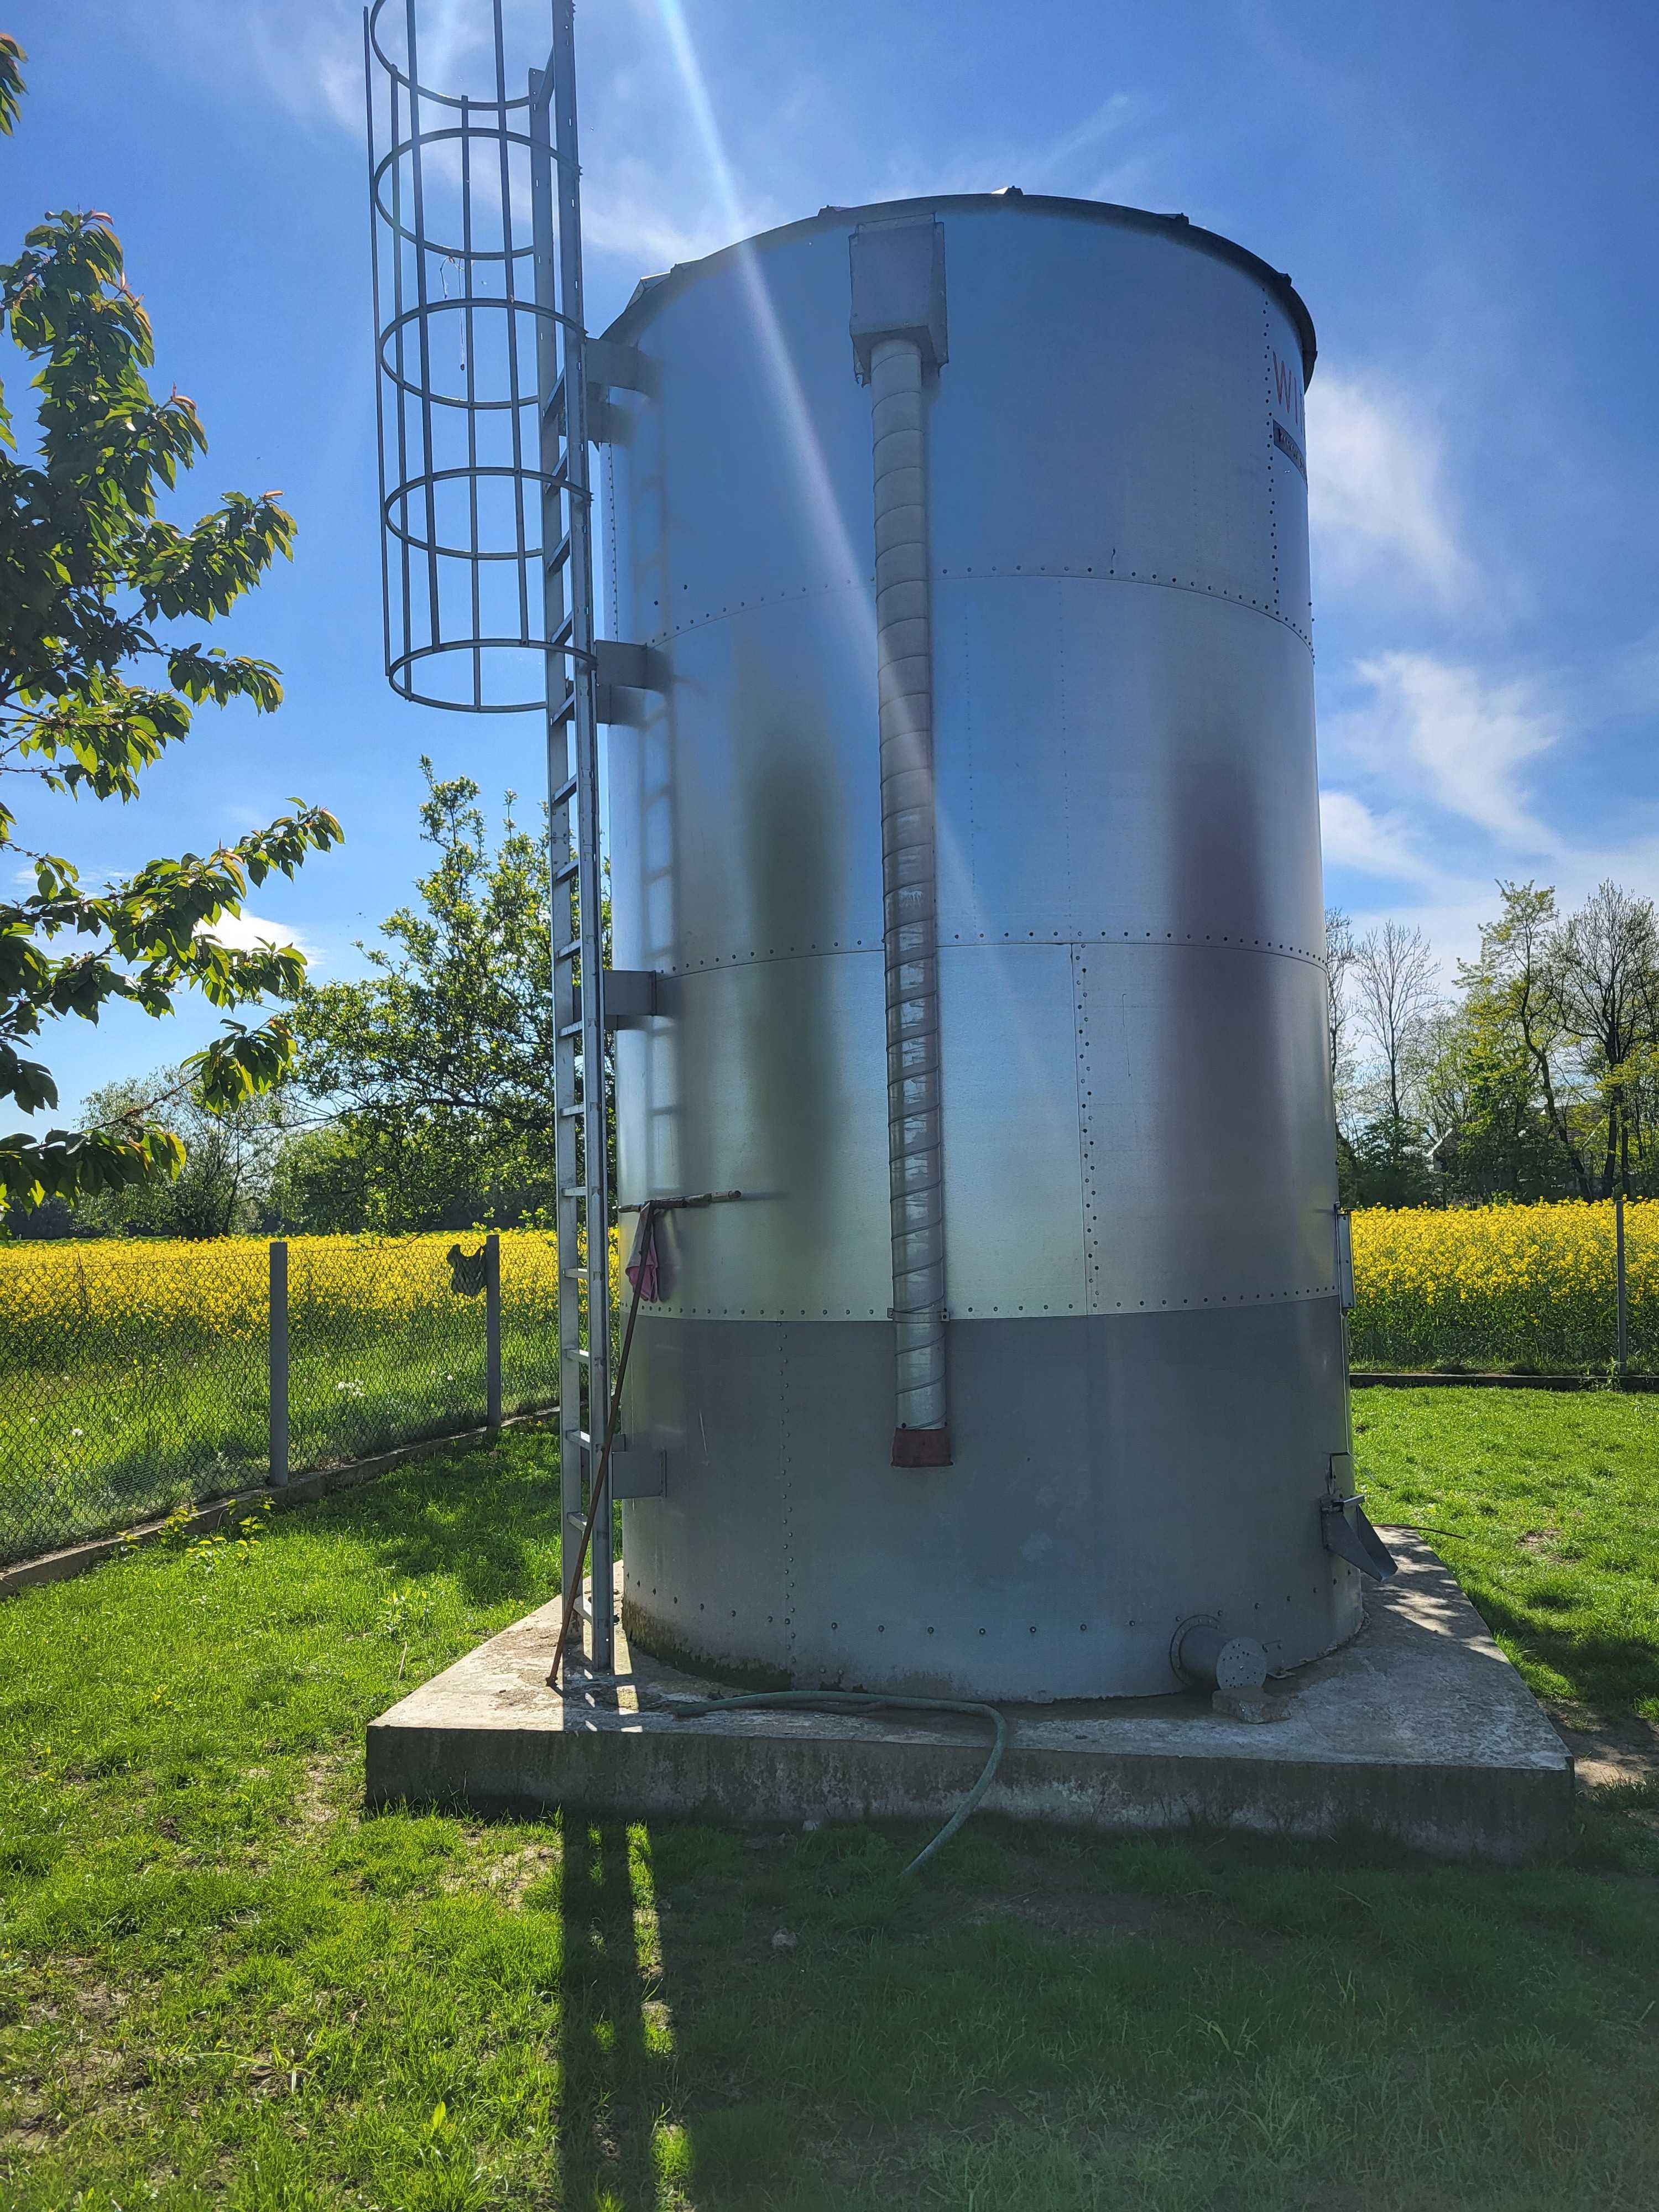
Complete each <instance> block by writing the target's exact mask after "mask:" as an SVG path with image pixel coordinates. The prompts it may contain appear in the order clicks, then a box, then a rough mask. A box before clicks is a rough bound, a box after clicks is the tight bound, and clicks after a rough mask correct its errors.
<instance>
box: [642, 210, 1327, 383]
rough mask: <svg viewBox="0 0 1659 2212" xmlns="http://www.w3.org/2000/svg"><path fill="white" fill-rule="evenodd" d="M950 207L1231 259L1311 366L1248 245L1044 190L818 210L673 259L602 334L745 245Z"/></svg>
mask: <svg viewBox="0 0 1659 2212" xmlns="http://www.w3.org/2000/svg"><path fill="white" fill-rule="evenodd" d="M951 210H961V211H963V212H964V213H965V212H967V211H969V210H1001V211H1003V212H1004V213H1007V214H1016V215H1019V214H1026V215H1068V216H1080V217H1082V218H1083V219H1084V220H1085V222H1103V223H1109V224H1111V225H1112V226H1113V227H1114V228H1117V229H1120V230H1142V231H1151V232H1152V233H1154V234H1158V235H1159V236H1162V237H1165V238H1169V239H1171V240H1174V241H1175V242H1176V244H1178V245H1181V246H1189V247H1191V248H1192V249H1193V251H1194V252H1198V253H1206V254H1208V255H1209V256H1210V257H1211V258H1212V259H1213V260H1217V261H1226V262H1231V264H1232V265H1233V267H1234V268H1236V269H1241V270H1243V271H1244V273H1245V274H1246V275H1247V276H1250V277H1252V278H1254V279H1255V282H1256V283H1259V284H1260V285H1261V286H1262V288H1263V289H1264V290H1266V291H1268V292H1270V293H1272V295H1273V297H1274V298H1275V299H1276V300H1277V301H1279V305H1280V307H1283V308H1284V310H1285V313H1286V314H1287V315H1288V316H1289V317H1290V319H1291V323H1292V324H1293V325H1294V326H1295V329H1296V333H1297V338H1298V339H1299V341H1300V343H1301V346H1302V374H1303V380H1304V383H1307V382H1310V381H1311V380H1312V377H1313V372H1314V362H1315V361H1316V359H1317V358H1318V352H1319V348H1318V344H1317V342H1316V338H1315V336H1314V326H1313V317H1312V316H1311V315H1310V313H1309V312H1308V309H1307V306H1306V303H1305V302H1304V300H1303V298H1302V295H1301V294H1300V293H1299V292H1298V291H1297V289H1296V287H1295V286H1294V285H1293V284H1292V283H1291V280H1290V278H1289V277H1288V276H1286V275H1285V272H1284V271H1283V270H1279V269H1273V268H1271V267H1270V266H1269V265H1268V264H1267V262H1265V261H1263V260H1262V259H1261V257H1260V256H1259V255H1258V254H1255V253H1252V252H1250V251H1249V247H1248V246H1238V245H1236V244H1235V243H1234V241H1233V240H1231V238H1223V237H1222V235H1221V234H1220V233H1219V232H1218V231H1214V230H1204V229H1201V228H1200V227H1199V225H1198V224H1196V223H1191V222H1188V220H1187V218H1186V216H1184V215H1153V214H1152V213H1151V212H1150V211H1149V210H1146V209H1145V208H1132V207H1120V206H1118V205H1117V204H1115V203H1114V202H1112V201H1109V200H1079V199H1068V198H1065V197H1061V196H1059V195H1056V194H1052V193H1048V192H1021V191H1018V190H1017V189H1012V188H1011V189H1009V190H1008V191H1000V192H946V193H940V194H939V195H938V196H937V197H919V198H915V199H905V200H875V201H872V202H871V203H870V204H867V205H866V206H863V207H826V208H820V209H819V210H818V212H817V214H816V215H813V216H805V217H803V218H802V220H801V221H799V222H787V223H782V224H780V225H779V227H778V228H776V229H775V230H763V231H760V232H757V234H756V235H755V236H754V237H752V238H746V239H740V240H738V241H737V243H736V244H734V245H732V246H721V247H720V248H719V249H718V251H717V252H714V253H708V254H705V255H703V256H702V258H701V259H700V260H697V261H678V262H676V263H675V264H674V266H673V267H672V268H671V269H670V270H667V271H666V273H665V274H664V275H662V276H642V277H641V279H640V281H639V283H637V284H636V285H635V288H634V294H633V297H632V298H631V299H630V300H629V302H628V305H627V306H626V307H624V308H623V311H622V313H621V314H619V315H618V316H617V319H616V320H615V321H614V322H613V323H612V324H611V326H610V328H609V329H608V330H607V331H605V337H607V338H615V339H618V340H623V339H632V338H633V337H635V335H636V334H637V332H638V331H640V329H641V326H642V325H644V324H645V323H647V321H648V320H649V319H650V318H651V316H652V315H653V313H655V311H656V310H657V309H658V308H659V307H661V306H663V305H664V304H665V302H666V301H668V300H670V299H672V298H673V297H675V296H676V295H678V293H680V292H682V291H684V289H685V288H686V286H687V285H689V284H690V283H693V282H695V280H696V278H697V277H699V276H706V275H708V273H709V272H710V271H712V270H716V269H719V268H721V267H723V266H724V265H725V264H726V263H727V262H729V261H730V260H731V259H732V257H733V256H734V255H736V254H738V253H739V252H742V251H743V250H744V248H745V247H746V246H775V245H781V244H782V243H783V242H784V241H785V240H789V239H793V238H802V237H805V236H806V235H807V234H809V233H811V232H812V231H815V230H841V229H845V228H847V227H848V224H850V223H857V222H879V221H884V220H886V219H888V218H890V217H895V216H907V215H925V214H929V213H932V214H944V213H946V212H949V211H951Z"/></svg>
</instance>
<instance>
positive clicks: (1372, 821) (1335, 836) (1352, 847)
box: [1319, 791, 1441, 884]
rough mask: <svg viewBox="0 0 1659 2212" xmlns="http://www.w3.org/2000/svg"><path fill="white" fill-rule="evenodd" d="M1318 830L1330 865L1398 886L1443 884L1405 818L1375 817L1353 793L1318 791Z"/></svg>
mask: <svg viewBox="0 0 1659 2212" xmlns="http://www.w3.org/2000/svg"><path fill="white" fill-rule="evenodd" d="M1319 829H1320V840H1321V842H1322V846H1323V848H1324V854H1325V865H1326V866H1327V867H1339V868H1354V869H1357V870H1358V872H1359V873H1360V874H1362V875H1366V876H1379V877H1385V878H1388V879H1389V880H1390V881H1392V882H1397V883H1408V884H1437V883H1439V882H1440V880H1441V872H1440V871H1439V869H1437V867H1436V866H1434V865H1433V863H1432V862H1431V861H1430V860H1427V859H1426V858H1425V856H1424V854H1422V853H1421V852H1420V851H1419V849H1418V846H1417V843H1416V840H1415V838H1414V837H1413V834H1412V830H1411V828H1410V825H1409V824H1408V823H1407V820H1406V818H1405V817H1404V816H1403V815H1401V814H1399V813H1393V812H1390V813H1388V814H1378V813H1376V812H1374V811H1372V809H1371V808H1370V807H1369V806H1368V805H1366V804H1365V802H1364V799H1359V798H1357V797H1356V796H1355V795H1354V793H1352V792H1351V791H1322V792H1321V793H1320V794H1319Z"/></svg>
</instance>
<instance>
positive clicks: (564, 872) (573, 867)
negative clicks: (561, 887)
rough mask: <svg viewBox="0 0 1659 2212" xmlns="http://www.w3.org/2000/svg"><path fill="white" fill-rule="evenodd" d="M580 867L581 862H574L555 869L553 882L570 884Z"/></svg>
mask: <svg viewBox="0 0 1659 2212" xmlns="http://www.w3.org/2000/svg"><path fill="white" fill-rule="evenodd" d="M580 866H581V862H580V860H567V861H565V863H564V864H563V866H562V867H557V868H555V869H554V871H553V881H554V883H555V884H568V882H569V881H570V878H572V877H573V876H574V874H575V872H576V871H577V870H578V868H580Z"/></svg>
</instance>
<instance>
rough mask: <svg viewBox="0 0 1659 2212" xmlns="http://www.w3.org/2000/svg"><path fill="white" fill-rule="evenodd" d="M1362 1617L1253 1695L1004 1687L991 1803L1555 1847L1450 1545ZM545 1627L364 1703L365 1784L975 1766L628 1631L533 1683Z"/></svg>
mask: <svg viewBox="0 0 1659 2212" xmlns="http://www.w3.org/2000/svg"><path fill="white" fill-rule="evenodd" d="M1383 1534H1384V1536H1385V1539H1386V1541H1387V1542H1388V1543H1389V1547H1390V1549H1391V1550H1392V1551H1393V1552H1394V1553H1395V1557H1396V1558H1397V1559H1399V1561H1400V1572H1399V1575H1398V1576H1397V1577H1396V1578H1395V1581H1394V1582H1393V1583H1389V1584H1388V1585H1386V1586H1384V1587H1383V1588H1381V1589H1375V1590H1374V1591H1373V1592H1372V1593H1371V1595H1370V1596H1369V1598H1368V1600H1367V1603H1366V1619H1365V1626H1364V1629H1363V1631H1362V1632H1361V1633H1360V1634H1359V1636H1358V1637H1357V1638H1355V1639H1354V1641H1353V1642H1352V1643H1351V1644H1347V1645H1346V1646H1345V1647H1344V1648H1343V1649H1342V1650H1340V1651H1336V1652H1334V1653H1332V1654H1331V1655H1330V1656H1329V1657H1328V1658H1325V1659H1321V1660H1317V1661H1316V1662H1313V1663H1312V1664H1311V1665H1310V1666H1306V1667H1303V1668H1298V1669H1297V1671H1296V1672H1295V1673H1294V1674H1289V1675H1286V1676H1285V1677H1283V1678H1282V1679H1280V1680H1278V1681H1275V1682H1273V1683H1272V1684H1270V1685H1269V1694H1268V1696H1267V1699H1266V1700H1265V1701H1264V1702H1263V1703H1262V1704H1261V1705H1256V1704H1253V1703H1252V1702H1251V1701H1249V1700H1245V1701H1243V1702H1235V1705H1234V1706H1233V1709H1232V1710H1231V1711H1219V1710H1217V1705H1216V1703H1212V1702H1211V1701H1206V1700H1205V1699H1201V1698H1200V1697H1197V1696H1192V1697H1173V1698H1143V1699H1112V1700H1108V1701H1101V1702H1093V1703H1070V1704H1054V1705H1016V1706H1008V1707H1006V1708H1004V1710H1005V1711H1006V1716H1007V1718H1008V1720H1009V1722H1010V1724H1011V1725H1010V1741H1009V1745H1008V1749H1007V1752H1006V1755H1005V1757H1004V1759H1003V1762H1002V1765H1001V1768H1000V1771H999V1773H998V1776H997V1779H996V1781H995V1783H994V1785H993V1787H992V1790H991V1791H990V1794H989V1796H987V1799H986V1801H985V1809H986V1810H987V1811H988V1812H995V1813H1001V1814H1008V1815H1010V1816H1012V1817H1013V1818H1015V1819H1018V1820H1052V1821H1059V1822H1061V1823H1064V1824H1066V1825H1067V1826H1080V1827H1091V1828H1097V1829H1101V1830H1103V1831H1109V1830H1117V1831H1122V1830H1132V1829H1148V1828H1167V1827H1173V1826H1182V1825H1184V1824H1187V1823H1189V1822H1203V1823H1208V1824H1213V1825H1216V1826H1225V1827H1235V1828H1245V1829H1253V1830H1255V1831H1258V1832H1266V1833H1270V1834H1277V1835H1287V1836H1329V1835H1334V1834H1336V1833H1339V1832H1341V1831H1342V1830H1344V1829H1346V1828H1353V1827H1359V1828H1364V1829H1370V1830H1372V1831H1375V1832H1381V1833H1383V1834H1386V1835H1389V1836H1392V1837H1395V1838H1398V1839H1400V1840H1401V1841H1402V1842H1405V1843H1408V1844H1414V1845H1417V1846H1419V1848H1422V1849H1424V1850H1430V1851H1434V1852H1437V1853H1440V1854H1443V1855H1447V1856H1459V1857H1468V1856H1475V1857H1488V1858H1495V1859H1504V1860H1516V1859H1522V1858H1525V1857H1530V1856H1533V1855H1534V1854H1537V1853H1541V1852H1547V1851H1548V1850H1552V1849H1554V1848H1559V1846H1560V1845H1562V1844H1565V1841H1566V1838H1567V1837H1568V1834H1569V1832H1570V1828H1571V1815H1572V1794H1573V1764H1572V1759H1571V1754H1570V1753H1568V1751H1567V1750H1566V1748H1565V1746H1564V1744H1563V1743H1562V1741H1561V1739H1560V1737H1559V1735H1557V1734H1556V1732H1555V1730H1554V1729H1553V1728H1552V1727H1551V1725H1550V1723H1549V1722H1548V1721H1547V1719H1546V1718H1545V1717H1544V1715H1543V1713H1542V1712H1541V1711H1540V1709H1539V1707H1538V1705H1536V1703H1535V1702H1534V1699H1533V1697H1532V1694H1531V1692H1529V1691H1528V1688H1527V1686H1526V1685H1525V1684H1524V1683H1523V1682H1522V1680H1521V1678H1520V1676H1519V1675H1518V1674H1516V1671H1515V1669H1514V1668H1513V1667H1511V1666H1510V1662H1508V1660H1506V1659H1505V1658H1504V1655H1503V1653H1502V1652H1501V1651H1499V1650H1498V1647H1497V1645H1496V1644H1494V1643H1493V1642H1492V1638H1491V1637H1490V1636H1489V1635H1488V1634H1487V1632H1486V1627H1485V1625H1484V1623H1483V1622H1482V1621H1481V1620H1480V1615H1479V1614H1478V1613H1476V1612H1475V1610H1474V1607H1473V1606H1472V1605H1470V1603H1469V1602H1468V1599H1467V1598H1466V1597H1465V1596H1464V1595H1463V1594H1462V1591H1461V1590H1460V1589H1459V1588H1458V1586H1457V1584H1456V1583H1455V1581H1454V1579H1453V1577H1452V1576H1451V1575H1450V1573H1449V1571H1448V1570H1447V1569H1446V1567H1445V1566H1444V1565H1443V1564H1442V1562H1441V1561H1440V1560H1439V1559H1437V1557H1436V1556H1435V1554H1434V1553H1432V1552H1431V1550H1430V1549H1429V1548H1428V1547H1427V1546H1426V1545H1425V1544H1424V1543H1423V1542H1422V1541H1420V1540H1419V1538H1417V1537H1415V1536H1413V1535H1412V1534H1410V1533H1409V1532H1408V1531H1407V1530H1404V1529H1389V1530H1385V1531H1384V1532H1383ZM557 1627H558V1607H556V1605H548V1606H544V1607H541V1608H540V1609H539V1610H538V1611H537V1612H535V1613H530V1614H528V1615H526V1618H525V1619H524V1620H520V1621H518V1622H516V1623H515V1624H514V1625H513V1626H512V1627H511V1628H508V1629H506V1630H504V1631H503V1632H501V1634H500V1635H499V1636H495V1637H492V1638H491V1639H490V1640H489V1643H487V1644H482V1645H480V1646H479V1648H478V1649H477V1650H476V1651H473V1652H471V1653H470V1654H469V1655H468V1656H467V1657H465V1659H462V1660H459V1661H458V1662H457V1663H456V1664H455V1665H454V1666H453V1667H451V1668H447V1670H446V1671H445V1672H444V1673H443V1674H440V1675H437V1676H436V1677H435V1679H434V1680H432V1681H430V1682H428V1683H426V1684H424V1685H423V1686H422V1687H421V1688H420V1689H417V1690H416V1691H413V1692H411V1693H410V1695H409V1696H408V1697H406V1698H404V1699H402V1700H401V1701H400V1702H399V1703H398V1705H394V1706H392V1709H391V1711H389V1712H387V1713H385V1714H383V1715H382V1716H381V1717H380V1719H379V1720H377V1721H374V1722H373V1723H371V1724H370V1726H369V1729H368V1800H369V1802H370V1803H371V1804H372V1805H377V1806H378V1805H386V1804H392V1803H397V1802H408V1803H410V1804H416V1805H465V1806H468V1807H471V1808H476V1809H478V1810H506V1809H519V1810H524V1809H531V1808H550V1807H552V1806H556V1805H565V1806H568V1807H571V1808H575V1809H578V1810H580V1811H583V1812H586V1813H590V1814H596V1815H600V1816H615V1817H627V1818H631V1819H653V1818H657V1817H660V1816H672V1815H680V1816H684V1817H688V1818H696V1819H701V1820H721V1821H737V1822H750V1823H766V1822H781V1821H797V1820H807V1819H822V1820H897V1819H905V1820H944V1819H945V1817H946V1815H947V1814H949V1813H950V1812H951V1809H952V1808H953V1806H954V1805H955V1804H956V1802H957V1800H958V1799H959V1798H960V1797H961V1796H962V1794H963V1792H964V1791H965V1790H967V1789H968V1788H969V1786H970V1784H972V1783H973V1782H974V1780H975V1778H976V1776H977V1775H978V1773H979V1771H980V1769H981V1765H982V1764H983V1761H984V1755H985V1731H984V1729H983V1728H982V1726H981V1725H980V1724H979V1723H975V1722H974V1721H972V1720H970V1719H968V1718H965V1717H964V1718H963V1720H961V1721H960V1722H957V1720H956V1719H955V1718H954V1717H950V1716H939V1717H928V1718H927V1719H926V1720H923V1719H921V1718H920V1717H918V1718H915V1719H913V1718H910V1717H907V1716H905V1715H903V1714H902V1713H894V1712H887V1713H877V1714H872V1715H868V1716H866V1715H856V1714H855V1715H848V1714H845V1713H835V1714H829V1713H811V1712H796V1711H747V1712H746V1711H733V1712H729V1713H726V1714H722V1715H717V1716H710V1717H705V1718H701V1719H686V1720H682V1719H677V1718H675V1717H673V1716H672V1715H671V1713H669V1712H667V1711H664V1710H662V1709H661V1707H660V1706H659V1705H657V1704H656V1702H655V1701H656V1700H658V1699H660V1698H662V1697H663V1696H664V1695H665V1694H671V1693H674V1692H703V1693H709V1692H714V1693H716V1694H717V1693H718V1692H719V1689H720V1685H719V1684H717V1683H711V1682H708V1681H707V1680H702V1679H699V1678H696V1677H694V1676H691V1675H689V1674H684V1673H682V1672H680V1671H679V1670H678V1669H676V1668H671V1667H668V1666H665V1665H663V1664H661V1663H659V1662H657V1661H655V1660H652V1659H649V1658H647V1657H645V1656H643V1655H642V1654H640V1653H638V1652H632V1653H630V1652H629V1650H628V1648H627V1646H626V1644H624V1643H623V1640H622V1639H621V1638H618V1641H617V1673H616V1674H615V1676H614V1677H605V1678H593V1677H589V1676H586V1675H584V1674H583V1673H582V1671H581V1668H580V1662H578V1664H577V1665H575V1666H574V1668H572V1670H571V1674H570V1679H569V1681H568V1686H566V1688H565V1689H563V1690H562V1691H559V1692H555V1691H551V1690H550V1689H549V1688H548V1687H547V1686H546V1680H545V1677H546V1673H547V1668H548V1663H549V1661H550V1656H551V1654H552V1650H553V1644H554V1639H555V1637H556V1633H557Z"/></svg>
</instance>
